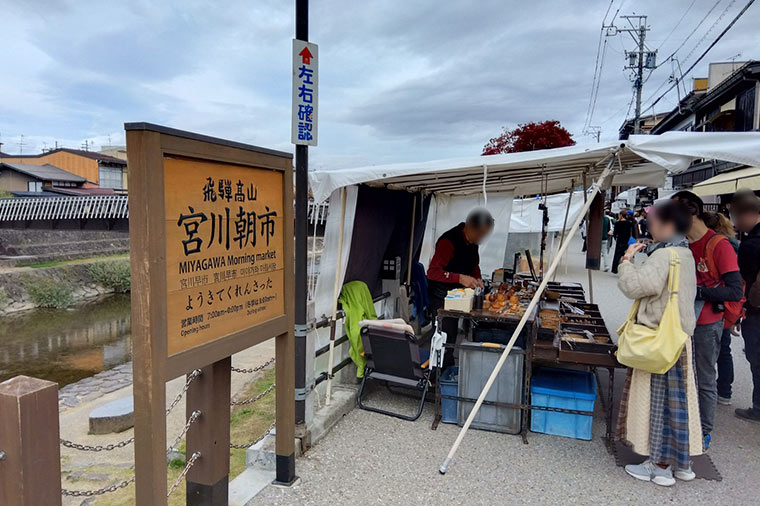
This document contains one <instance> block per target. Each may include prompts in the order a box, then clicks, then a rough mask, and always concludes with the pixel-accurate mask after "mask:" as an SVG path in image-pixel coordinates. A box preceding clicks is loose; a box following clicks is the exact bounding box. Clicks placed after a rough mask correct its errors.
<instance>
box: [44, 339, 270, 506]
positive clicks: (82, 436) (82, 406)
mask: <svg viewBox="0 0 760 506" xmlns="http://www.w3.org/2000/svg"><path fill="white" fill-rule="evenodd" d="M274 351H275V350H274V339H270V340H269V341H266V342H264V343H261V344H259V345H257V346H254V347H253V348H249V349H247V350H245V351H243V352H241V353H238V354H236V355H234V356H233V357H232V365H233V366H235V367H240V368H244V369H245V368H251V367H256V366H259V365H261V364H263V363H264V362H266V361H267V360H269V359H270V358H272V357H273V356H274ZM131 371H132V364H124V365H122V366H119V367H117V368H115V369H112V370H110V371H104V372H102V373H100V374H98V375H96V376H94V377H93V378H89V379H87V380H82V381H80V382H78V383H75V384H73V385H71V386H70V387H71V388H69V387H66V388H64V389H62V390H61V395H60V396H59V399H60V401H59V402H60V403H61V404H63V405H64V408H65V409H64V410H63V411H62V412H61V417H60V426H61V437H62V438H63V439H68V440H71V441H74V442H76V443H80V444H84V445H93V446H94V445H109V444H114V443H116V442H118V441H123V440H125V439H127V438H129V437H131V436H132V435H133V434H134V431H133V430H132V429H129V430H127V431H124V432H121V433H119V434H107V435H91V434H88V430H89V415H90V412H91V411H92V410H93V409H95V408H97V407H99V406H102V405H104V404H106V403H108V402H111V401H115V400H117V399H121V398H123V397H127V396H130V395H132V384H131V378H132V372H131ZM254 377H255V376H254V375H251V374H238V373H233V374H232V394H233V395H234V394H236V393H237V392H239V391H241V390H242V389H243V388H244V387H245V385H246V384H247V383H248V382H250V381H251V380H252V379H254ZM184 384H185V378H184V377H180V378H176V379H174V380H172V381H170V382H169V383H167V385H166V402H167V406H168V405H169V403H171V402H172V401H173V400H174V398H175V397H176V395H177V394H178V393H179V392H180V391H181V390H182V387H183V386H184ZM77 385H79V386H77ZM119 385H121V387H119ZM125 385H126V386H125ZM114 388H115V389H114ZM109 390H110V392H108V391H109ZM90 396H94V397H96V400H90V399H89V397H90ZM67 402H69V403H71V404H74V403H76V405H75V406H73V407H69V406H68V404H66V403H67ZM185 421H186V417H185V399H184V398H183V399H182V401H180V403H179V404H178V405H177V406H176V407H175V408H174V410H173V411H172V413H171V414H170V415H169V417H168V418H167V428H166V433H167V444H169V443H171V441H172V440H173V439H174V438H175V436H176V435H177V434H179V433H180V432H181V430H182V428H183V427H184V425H185ZM233 442H234V443H239V442H240V441H233ZM61 456H62V469H63V474H64V480H63V487H64V488H67V489H75V490H82V489H84V490H87V489H96V488H100V487H103V486H107V485H110V484H112V483H114V482H116V481H120V480H123V479H126V478H128V477H130V476H132V475H133V474H134V467H133V466H134V445H128V446H126V447H124V448H119V449H116V450H113V451H108V452H97V453H94V452H82V451H78V450H73V449H69V448H61ZM183 486H184V485H183ZM63 504H64V506H80V505H81V504H89V503H87V502H84V503H83V501H82V499H81V498H79V499H76V498H64V501H63ZM95 504H97V502H96V503H95Z"/></svg>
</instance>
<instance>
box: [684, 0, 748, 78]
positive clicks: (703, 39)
mask: <svg viewBox="0 0 760 506" xmlns="http://www.w3.org/2000/svg"><path fill="white" fill-rule="evenodd" d="M735 3H736V0H731V2H730V3H729V4H728V5H727V6H726V8H725V9H723V12H721V13H720V16H718V18H717V19H716V20H715V21H714V22H713V24H712V25H710V28H708V29H707V31H706V32H705V34H704V35H702V38H701V39H699V41H698V42H697V43H696V44H695V45H694V47H693V48H691V51H689V54H687V55H686V58H684V59H683V61H684V64H685V63H686V62H687V61H689V58H691V55H693V54H694V51H696V50H697V48H698V47H699V46H701V45H702V43H703V42H704V41H705V40H706V39H707V36H708V35H710V33H711V32H712V31H713V29H714V28H715V27H716V26H717V25H718V23H720V21H721V20H722V19H723V18H724V17H725V16H726V13H728V10H729V9H730V8H731V7H732V6H733V5H734V4H735Z"/></svg>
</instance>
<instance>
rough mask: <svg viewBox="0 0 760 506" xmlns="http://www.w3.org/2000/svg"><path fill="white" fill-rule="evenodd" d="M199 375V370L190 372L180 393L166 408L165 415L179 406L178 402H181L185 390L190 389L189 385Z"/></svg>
mask: <svg viewBox="0 0 760 506" xmlns="http://www.w3.org/2000/svg"><path fill="white" fill-rule="evenodd" d="M201 373H202V371H201V370H200V369H195V370H194V371H193V372H191V373H190V374H189V375H188V376H187V381H185V386H183V387H182V390H181V391H180V393H178V394H177V397H175V398H174V400H173V401H172V403H171V404H169V407H168V408H166V414H167V415H168V414H169V413H171V412H172V410H173V409H174V408H175V407H176V406H177V404H179V401H181V400H182V397H184V395H185V394H186V393H187V389H188V388H190V383H192V382H193V380H194V379H195V378H197V377H198V376H200V375H201Z"/></svg>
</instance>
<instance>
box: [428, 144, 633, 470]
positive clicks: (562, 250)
mask: <svg viewBox="0 0 760 506" xmlns="http://www.w3.org/2000/svg"><path fill="white" fill-rule="evenodd" d="M618 153H619V149H618V150H616V151H615V152H614V153H612V154H611V158H610V160H609V162H607V167H606V168H605V169H604V170H603V171H602V174H601V175H600V176H599V179H598V180H597V182H596V183H595V184H594V185H593V186H592V191H591V198H589V199H587V200H586V202H585V203H584V204H583V209H581V212H580V213H578V217H577V218H575V222H574V223H573V225H572V227H571V228H570V232H569V234H568V237H567V241H565V243H564V244H563V245H562V246H561V247H560V250H559V257H561V256H562V255H563V254H564V253H565V251H566V250H567V248H568V247H569V246H570V239H572V237H573V235H574V234H575V231H576V230H578V227H580V225H581V221H582V220H583V218H584V216H585V214H586V213H587V212H588V209H589V206H591V202H592V201H593V200H594V197H595V196H596V194H597V193H598V192H599V190H600V188H601V185H602V182H603V181H605V178H606V177H607V176H608V175H609V174H610V173H611V172H612V167H613V164H614V163H615V159H616V158H617V156H618ZM559 257H558V258H555V259H554V261H553V262H552V263H551V265H550V266H549V269H548V270H547V272H546V276H544V279H542V280H541V284H540V285H539V286H538V288H537V289H536V293H535V294H534V295H533V298H532V299H531V300H530V304H528V308H527V309H526V310H525V313H524V314H523V316H522V318H520V322H519V323H518V324H517V327H516V328H515V330H514V332H512V337H511V338H510V339H509V343H507V346H506V347H505V348H504V351H503V352H502V354H501V357H499V361H498V362H497V363H496V366H495V367H494V368H493V371H492V372H491V376H490V377H489V378H488V381H487V382H486V384H485V386H484V387H483V391H482V392H480V395H479V396H478V400H477V401H476V402H475V406H473V408H472V411H470V415H469V416H468V417H467V420H466V421H465V422H464V426H463V427H462V429H461V430H460V431H459V435H458V436H457V439H456V441H454V444H453V445H452V447H451V449H450V450H449V454H448V455H447V456H446V458H445V459H444V461H443V464H441V467H440V468H439V470H438V471H439V472H440V473H441V474H446V470H447V469H448V467H449V464H451V460H452V459H453V458H454V455H455V454H456V452H457V450H458V449H459V445H460V444H461V443H462V440H463V439H464V436H465V434H467V431H468V430H469V428H470V425H471V424H472V421H473V420H474V419H475V417H476V416H477V414H478V411H479V410H480V406H481V405H482V404H483V400H484V399H485V398H486V395H488V391H489V390H491V386H492V385H493V382H494V381H495V380H496V377H497V376H498V375H499V371H501V368H502V366H503V365H504V362H506V360H507V356H508V355H509V352H511V351H512V347H513V346H514V345H515V341H517V337H518V336H519V335H520V333H521V332H522V330H523V328H524V327H525V324H526V323H527V321H528V317H529V316H530V314H531V313H532V312H533V310H534V309H535V308H536V306H537V305H538V301H539V300H540V299H541V294H542V293H543V292H544V290H546V285H547V284H548V283H549V279H550V278H551V276H552V274H554V271H555V270H556V269H557V263H558V260H559Z"/></svg>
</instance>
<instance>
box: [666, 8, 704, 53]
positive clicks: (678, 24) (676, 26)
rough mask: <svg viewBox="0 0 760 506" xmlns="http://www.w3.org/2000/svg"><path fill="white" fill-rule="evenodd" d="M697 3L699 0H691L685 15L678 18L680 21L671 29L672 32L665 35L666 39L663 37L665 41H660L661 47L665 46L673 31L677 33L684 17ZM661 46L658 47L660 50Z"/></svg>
mask: <svg viewBox="0 0 760 506" xmlns="http://www.w3.org/2000/svg"><path fill="white" fill-rule="evenodd" d="M695 3H697V0H691V4H689V6H688V7H687V8H686V10H685V11H684V12H683V15H682V16H681V19H679V20H678V23H676V24H675V26H674V27H673V29H672V30H670V33H669V34H668V35H667V36H666V37H665V39H663V41H662V42H660V47H662V46H664V45H665V43H666V42H667V41H668V39H670V37H671V35H673V33H675V31H676V28H678V27H679V26H681V23H682V22H683V20H684V18H685V17H686V15H687V14H688V13H689V11H690V10H691V8H692V7H694V4H695ZM660 47H658V48H657V49H658V50H659V49H660Z"/></svg>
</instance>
